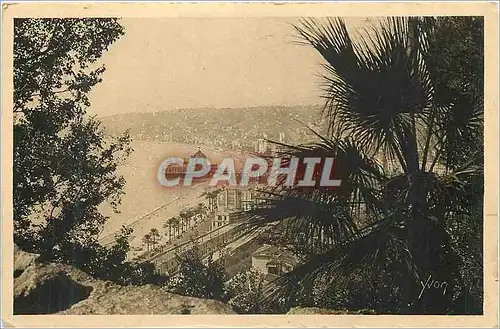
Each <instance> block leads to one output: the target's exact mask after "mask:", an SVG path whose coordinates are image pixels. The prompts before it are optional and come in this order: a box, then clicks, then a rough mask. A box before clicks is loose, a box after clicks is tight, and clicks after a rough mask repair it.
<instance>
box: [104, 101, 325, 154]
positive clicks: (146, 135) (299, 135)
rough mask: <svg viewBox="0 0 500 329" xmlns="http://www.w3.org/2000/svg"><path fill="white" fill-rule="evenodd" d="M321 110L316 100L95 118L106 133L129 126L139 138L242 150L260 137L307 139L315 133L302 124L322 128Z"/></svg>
mask: <svg viewBox="0 0 500 329" xmlns="http://www.w3.org/2000/svg"><path fill="white" fill-rule="evenodd" d="M320 111H321V106H320V105H311V106H259V107H248V108H222V109H179V110H168V111H159V112H149V113H128V114H117V115H113V116H109V117H104V118H101V119H100V120H101V122H102V124H103V127H104V128H105V131H106V132H107V133H108V134H111V135H118V134H121V133H123V132H124V131H125V130H127V129H129V130H130V134H131V137H132V138H133V139H138V140H151V141H173V142H181V143H188V144H195V145H207V146H212V147H215V148H219V149H235V150H238V149H239V150H241V149H251V148H254V147H255V143H256V141H257V140H259V139H271V140H276V141H280V140H281V141H283V142H285V143H293V144H298V143H304V142H308V141H312V140H314V139H315V138H314V135H313V134H312V133H311V132H310V131H309V130H308V129H307V127H306V126H304V125H307V126H309V127H311V128H313V129H314V130H315V131H318V132H320V133H324V132H325V120H322V119H321V115H320Z"/></svg>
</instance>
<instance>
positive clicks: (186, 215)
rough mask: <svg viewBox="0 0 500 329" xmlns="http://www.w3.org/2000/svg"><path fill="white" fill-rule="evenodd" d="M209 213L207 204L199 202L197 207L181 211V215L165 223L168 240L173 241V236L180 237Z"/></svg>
mask: <svg viewBox="0 0 500 329" xmlns="http://www.w3.org/2000/svg"><path fill="white" fill-rule="evenodd" d="M206 214H207V206H206V205H205V204H203V203H199V204H198V205H197V206H196V207H195V208H190V209H187V210H184V211H181V213H180V214H179V216H175V217H172V218H169V219H167V220H166V221H165V223H164V224H163V228H165V229H166V230H167V232H166V235H167V236H168V241H169V242H170V241H172V237H176V238H179V237H180V236H181V234H182V233H184V232H186V231H187V230H188V229H189V228H190V227H192V226H193V224H194V225H196V224H198V222H200V221H201V220H203V218H204V217H205V216H206Z"/></svg>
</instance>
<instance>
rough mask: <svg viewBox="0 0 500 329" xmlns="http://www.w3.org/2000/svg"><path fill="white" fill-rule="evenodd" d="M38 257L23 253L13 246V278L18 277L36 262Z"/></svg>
mask: <svg viewBox="0 0 500 329" xmlns="http://www.w3.org/2000/svg"><path fill="white" fill-rule="evenodd" d="M38 257H39V255H37V254H30V253H28V252H24V251H22V250H21V249H19V248H18V247H17V246H16V245H14V277H15V278H16V277H18V276H20V275H21V274H22V273H23V272H24V270H26V269H27V268H28V267H29V266H30V265H33V264H34V263H35V262H36V260H37V258H38Z"/></svg>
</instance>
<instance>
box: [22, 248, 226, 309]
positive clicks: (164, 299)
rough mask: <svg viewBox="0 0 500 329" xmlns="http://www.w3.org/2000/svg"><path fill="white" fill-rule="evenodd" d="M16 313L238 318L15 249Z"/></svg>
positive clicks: (208, 303)
mask: <svg viewBox="0 0 500 329" xmlns="http://www.w3.org/2000/svg"><path fill="white" fill-rule="evenodd" d="M14 257H15V264H16V265H15V266H16V267H17V266H18V268H19V271H22V273H21V274H20V275H19V276H18V277H16V278H15V279H14V314H51V313H58V314H102V315H105V314H235V312H234V311H233V310H232V308H231V307H230V306H228V305H226V304H224V303H222V302H219V301H215V300H208V299H199V298H191V297H185V296H180V295H176V294H172V293H169V292H166V291H164V290H162V289H161V288H160V287H158V286H153V285H144V286H120V285H117V284H114V283H112V282H109V281H101V280H96V279H94V278H92V277H91V276H89V275H87V274H86V273H84V272H82V271H80V270H78V269H76V268H74V267H71V266H68V265H64V264H55V263H49V264H38V263H37V262H36V261H35V260H36V255H32V254H28V253H24V252H22V251H20V250H16V251H15V255H14Z"/></svg>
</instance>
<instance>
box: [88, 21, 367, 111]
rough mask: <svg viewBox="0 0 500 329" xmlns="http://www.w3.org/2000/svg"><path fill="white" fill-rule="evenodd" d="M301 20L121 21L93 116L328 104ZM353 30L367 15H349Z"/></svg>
mask: <svg viewBox="0 0 500 329" xmlns="http://www.w3.org/2000/svg"><path fill="white" fill-rule="evenodd" d="M297 21H298V18H281V17H262V18H154V19H140V18H139V19H130V18H127V19H121V20H120V23H121V24H122V25H123V26H124V28H125V35H124V36H122V37H121V38H120V39H119V40H118V41H116V42H115V43H114V44H112V45H111V46H110V48H109V50H108V51H107V52H106V53H104V55H103V56H102V58H101V59H100V60H99V62H98V64H99V65H102V64H104V65H105V66H106V71H105V72H104V73H103V75H102V78H103V81H102V82H101V83H100V84H98V85H97V86H96V87H95V88H94V89H93V90H92V91H91V92H90V94H89V98H90V102H91V106H90V108H89V109H88V112H89V114H90V115H97V117H106V116H111V115H114V114H119V113H134V112H157V111H163V110H175V109H188V108H244V107H255V106H309V105H318V104H322V99H321V93H322V90H321V79H320V76H319V75H320V74H321V72H322V67H321V65H320V63H321V62H322V58H321V56H320V55H319V54H318V53H317V52H316V51H315V50H314V49H313V48H312V47H307V46H304V45H298V44H297V43H296V41H298V40H299V39H298V37H297V33H296V32H295V30H294V28H293V26H292V24H293V23H297ZM345 21H346V24H347V25H348V27H349V28H359V27H363V26H366V24H367V23H366V19H364V18H345Z"/></svg>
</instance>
